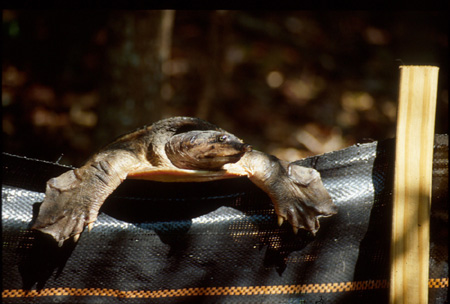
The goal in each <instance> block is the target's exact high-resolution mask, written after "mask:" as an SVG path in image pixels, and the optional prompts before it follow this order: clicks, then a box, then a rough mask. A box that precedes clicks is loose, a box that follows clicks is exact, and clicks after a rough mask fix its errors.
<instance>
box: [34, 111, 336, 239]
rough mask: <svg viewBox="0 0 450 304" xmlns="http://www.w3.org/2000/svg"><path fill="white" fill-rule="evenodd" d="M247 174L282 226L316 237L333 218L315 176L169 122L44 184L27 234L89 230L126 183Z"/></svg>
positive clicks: (223, 135)
mask: <svg viewBox="0 0 450 304" xmlns="http://www.w3.org/2000/svg"><path fill="white" fill-rule="evenodd" d="M239 176H247V177H248V178H249V179H250V180H251V181H252V182H253V183H254V184H255V185H256V186H258V187H260V188H261V189H262V190H263V191H265V192H266V193H267V194H268V195H269V197H270V198H271V199H272V202H273V204H274V207H275V211H276V213H277V214H278V223H279V224H280V225H281V224H282V223H283V221H284V220H287V221H288V222H289V223H290V224H291V225H292V226H293V229H294V232H296V231H297V230H298V229H299V228H303V229H306V230H308V231H310V232H312V233H313V234H315V233H316V232H317V231H318V229H319V221H318V218H319V217H322V216H331V215H333V214H335V213H336V212H337V207H336V206H335V205H334V204H333V202H332V200H331V197H330V195H329V194H328V192H327V191H326V189H325V188H324V186H323V184H322V181H321V178H320V174H319V173H318V172H317V171H316V170H314V169H311V168H305V167H301V166H299V165H296V164H295V163H288V162H285V161H281V160H279V159H278V158H276V157H275V156H271V155H268V154H265V153H262V152H259V151H255V150H252V149H251V147H250V146H249V145H248V144H245V143H243V142H242V141H241V140H240V139H238V138H237V137H236V136H234V135H233V134H230V133H228V132H226V131H224V130H222V129H220V128H218V127H216V126H214V125H212V124H210V123H208V122H205V121H203V120H200V119H197V118H189V117H173V118H169V119H165V120H161V121H159V122H157V123H155V124H153V125H151V126H148V127H143V128H141V129H138V130H136V131H134V132H132V133H129V134H126V135H124V136H122V137H120V138H119V139H117V140H116V141H114V142H113V143H111V144H109V145H107V146H106V147H104V148H103V149H101V150H100V151H99V152H98V153H97V154H95V155H93V156H92V157H91V158H90V159H89V160H88V161H87V162H86V164H85V165H84V166H82V167H81V168H78V169H74V170H70V171H68V172H66V173H64V174H62V175H60V176H58V177H56V178H52V179H50V180H49V181H48V182H47V189H46V192H45V199H44V201H43V203H42V205H41V207H40V210H39V214H38V217H37V219H36V221H35V223H34V224H33V226H32V228H33V229H36V230H39V231H41V232H43V233H47V234H49V235H51V236H52V237H53V238H54V239H55V240H56V241H57V242H58V244H59V245H62V244H63V242H64V241H65V240H66V239H68V238H70V237H74V238H75V240H77V239H78V237H79V235H80V234H81V232H83V230H84V227H85V226H88V225H89V226H91V225H90V224H92V223H93V222H94V221H95V220H96V219H97V215H98V212H99V209H100V207H101V205H102V204H103V202H104V201H105V200H106V198H107V197H108V196H109V195H110V194H111V193H112V192H113V191H114V190H115V189H116V188H117V187H118V186H119V185H120V184H121V183H122V181H123V180H124V179H126V178H134V179H147V180H154V181H163V182H182V181H185V182H192V181H195V182H203V181H210V180H217V179H224V178H233V177H239Z"/></svg>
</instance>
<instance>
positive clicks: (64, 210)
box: [32, 151, 137, 246]
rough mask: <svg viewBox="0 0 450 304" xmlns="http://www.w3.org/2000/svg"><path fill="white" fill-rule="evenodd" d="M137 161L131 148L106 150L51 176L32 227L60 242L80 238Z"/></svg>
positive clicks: (60, 243) (59, 243)
mask: <svg viewBox="0 0 450 304" xmlns="http://www.w3.org/2000/svg"><path fill="white" fill-rule="evenodd" d="M136 162H137V159H136V158H135V157H133V155H131V154H130V153H128V152H124V151H109V152H103V153H99V154H97V155H95V156H94V157H92V159H91V160H89V161H88V162H87V163H86V164H85V165H84V166H83V167H81V168H78V169H74V170H70V171H67V172H65V173H63V174H62V175H60V176H58V177H55V178H52V179H50V180H49V181H48V182H47V188H46V191H45V199H44V201H43V203H42V205H41V206H40V209H39V214H38V216H37V219H36V221H35V222H34V224H33V226H32V229H35V230H39V231H41V232H43V233H47V234H49V235H51V236H52V237H53V238H54V239H55V240H56V241H57V242H58V245H59V246H61V245H62V244H63V242H64V241H65V240H66V239H68V238H70V237H72V236H74V238H75V240H77V239H78V237H79V236H80V234H81V232H83V229H84V227H85V226H87V225H89V224H91V223H93V222H94V221H95V220H96V219H97V215H98V211H99V210H100V207H101V206H102V204H103V202H104V201H105V200H106V198H107V197H108V196H109V195H110V194H111V193H112V192H113V191H114V190H115V189H116V188H117V187H118V186H119V185H120V184H121V183H122V181H123V180H124V179H125V178H126V177H127V174H128V172H129V171H130V169H131V168H133V165H134V164H135V163H136Z"/></svg>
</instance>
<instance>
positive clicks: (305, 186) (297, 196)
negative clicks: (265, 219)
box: [227, 151, 337, 234]
mask: <svg viewBox="0 0 450 304" xmlns="http://www.w3.org/2000/svg"><path fill="white" fill-rule="evenodd" d="M227 166H229V167H227V169H228V170H229V171H230V172H235V173H236V174H239V175H247V176H248V177H249V179H250V180H251V181H252V182H253V183H254V184H255V185H257V186H258V187H259V188H261V189H262V190H263V191H264V192H266V193H267V194H268V195H269V197H270V198H271V200H272V203H273V204H274V208H275V212H276V213H277V215H278V223H279V224H280V225H281V224H282V223H283V221H284V220H287V221H289V223H290V224H291V225H292V227H293V229H294V232H297V230H298V229H299V228H303V229H306V230H308V231H310V232H311V233H313V234H315V233H316V232H317V231H318V230H319V220H318V219H319V218H320V217H326V216H331V215H333V214H335V213H337V207H336V205H335V204H334V203H333V201H332V199H331V196H330V195H329V194H328V191H327V190H326V189H325V187H324V186H323V183H322V180H321V178H320V173H319V172H318V171H317V170H315V169H312V168H305V167H302V166H299V165H297V164H295V163H288V162H285V161H282V160H279V159H278V158H276V157H275V156H272V155H268V154H265V153H263V152H259V151H251V152H247V153H246V154H245V155H244V156H243V157H242V158H241V160H240V161H239V162H238V163H236V164H229V165H227Z"/></svg>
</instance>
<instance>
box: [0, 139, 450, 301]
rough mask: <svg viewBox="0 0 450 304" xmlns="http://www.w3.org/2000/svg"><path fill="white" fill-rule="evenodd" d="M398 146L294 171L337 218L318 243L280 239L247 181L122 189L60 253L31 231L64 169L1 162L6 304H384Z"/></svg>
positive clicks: (439, 261) (268, 210)
mask: <svg viewBox="0 0 450 304" xmlns="http://www.w3.org/2000/svg"><path fill="white" fill-rule="evenodd" d="M394 146H395V145H394V141H393V140H386V141H382V142H372V143H367V144H359V145H355V146H352V147H349V148H347V149H344V150H340V151H336V152H332V153H327V154H324V155H320V156H315V157H311V158H307V159H304V160H300V161H298V163H299V164H301V165H303V166H307V167H313V168H315V169H317V170H318V171H319V172H320V173H321V176H322V179H323V183H324V185H325V187H326V188H327V189H328V191H329V193H330V194H331V196H332V198H333V200H334V202H335V203H336V205H337V206H338V207H339V212H338V214H337V215H335V216H332V217H330V218H322V219H321V220H320V223H321V228H320V230H319V232H318V233H317V235H316V236H315V237H314V236H312V235H311V234H310V233H307V232H305V231H299V233H298V234H297V235H295V234H294V233H293V232H292V229H291V227H290V226H289V225H288V224H287V223H284V224H283V225H282V226H281V227H278V225H277V224H276V223H277V219H276V215H275V213H274V210H273V207H272V205H271V201H270V199H269V198H268V197H267V195H266V194H265V193H264V192H262V191H261V190H259V189H258V188H257V187H255V186H254V185H253V184H252V183H251V182H250V181H248V180H247V179H246V178H237V179H230V180H223V181H215V182H206V183H158V182H148V181H138V180H126V181H125V182H124V183H123V184H122V185H121V186H120V187H119V188H118V189H117V190H116V191H115V192H114V193H113V194H112V195H111V196H110V197H109V198H108V199H107V201H106V202H105V204H104V206H103V207H102V209H101V212H100V215H99V218H98V220H97V221H96V222H95V224H94V227H93V230H92V231H91V232H88V231H85V232H84V233H83V234H82V236H81V238H80V240H79V241H78V243H74V242H73V241H71V240H69V241H66V243H65V244H64V246H62V247H57V246H56V244H54V243H53V242H52V240H50V239H49V238H48V237H46V236H43V235H41V234H40V233H36V232H32V231H30V230H29V227H30V223H31V222H32V219H33V216H35V215H36V212H37V210H38V207H39V204H40V202H42V200H43V197H44V194H43V192H44V191H45V182H46V181H47V180H48V179H49V178H51V177H54V176H57V175H59V174H61V173H63V172H64V171H67V170H68V169H69V167H64V166H61V165H58V164H54V163H49V162H45V161H39V160H33V159H27V158H23V157H18V156H13V155H9V154H3V185H2V226H3V229H2V239H3V256H2V264H3V270H2V271H3V293H2V297H3V302H4V303H387V301H388V293H389V289H388V288H389V242H390V231H391V217H392V211H391V209H392V178H393V163H394ZM434 151H435V152H434V167H433V202H432V211H431V246H430V247H431V251H430V276H429V278H430V280H429V287H430V288H429V299H430V301H429V303H445V302H446V301H447V290H448V245H447V238H448V136H447V135H438V136H436V140H435V150H434Z"/></svg>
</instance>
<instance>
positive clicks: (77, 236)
mask: <svg viewBox="0 0 450 304" xmlns="http://www.w3.org/2000/svg"><path fill="white" fill-rule="evenodd" d="M80 235H81V233H78V234H75V235H74V236H73V241H74V242H75V243H76V242H78V240H79V239H80Z"/></svg>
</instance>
